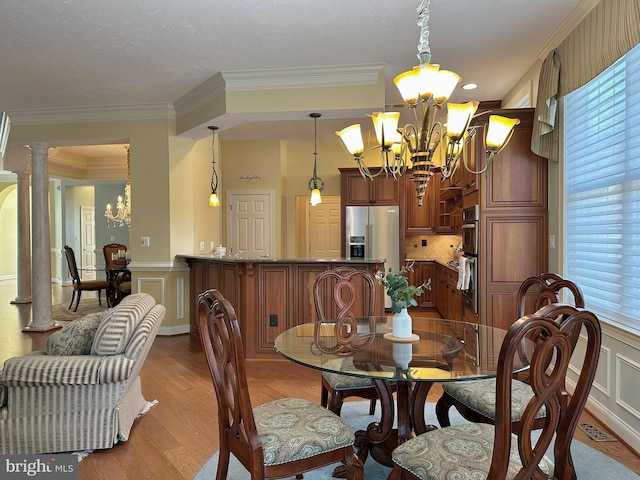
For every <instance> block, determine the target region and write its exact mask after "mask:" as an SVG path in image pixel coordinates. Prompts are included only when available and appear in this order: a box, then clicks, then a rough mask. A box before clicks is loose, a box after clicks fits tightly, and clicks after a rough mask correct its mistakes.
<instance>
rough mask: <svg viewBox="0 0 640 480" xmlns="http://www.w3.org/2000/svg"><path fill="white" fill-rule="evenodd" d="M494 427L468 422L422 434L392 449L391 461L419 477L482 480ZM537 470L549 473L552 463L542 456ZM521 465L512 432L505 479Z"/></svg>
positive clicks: (483, 479) (551, 472) (488, 460)
mask: <svg viewBox="0 0 640 480" xmlns="http://www.w3.org/2000/svg"><path fill="white" fill-rule="evenodd" d="M494 431H495V428H494V426H493V425H487V424H482V423H471V424H465V425H458V426H455V427H447V428H443V429H440V430H434V431H431V432H427V433H424V434H422V435H419V436H417V437H415V438H412V439H411V440H409V441H408V442H405V443H403V444H402V445H400V446H399V447H398V448H396V449H395V450H394V451H393V461H394V463H396V464H398V465H400V466H401V467H402V468H404V469H405V470H408V471H410V472H411V473H413V474H414V475H415V476H416V477H418V478H420V479H422V480H445V479H450V478H473V479H474V480H486V479H487V474H488V473H489V468H490V466H491V455H492V452H493V440H494V437H493V435H494ZM539 466H540V469H541V470H542V471H543V472H545V473H547V474H549V475H550V476H551V475H552V474H553V462H552V461H551V460H550V459H549V458H547V457H544V458H543V461H542V462H540V464H539ZM521 468H522V463H521V462H520V455H519V454H518V439H517V437H516V436H515V434H512V441H511V454H510V456H509V468H508V473H507V477H506V478H507V479H511V478H514V476H515V474H516V473H518V471H519V470H520V469H521Z"/></svg>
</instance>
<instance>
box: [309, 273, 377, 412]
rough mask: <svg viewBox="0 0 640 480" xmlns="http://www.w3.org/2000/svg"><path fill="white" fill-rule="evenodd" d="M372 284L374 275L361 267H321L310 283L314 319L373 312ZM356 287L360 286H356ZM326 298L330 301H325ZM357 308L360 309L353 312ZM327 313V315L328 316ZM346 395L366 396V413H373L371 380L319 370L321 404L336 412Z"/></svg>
mask: <svg viewBox="0 0 640 480" xmlns="http://www.w3.org/2000/svg"><path fill="white" fill-rule="evenodd" d="M376 285H377V282H376V280H375V277H374V276H373V275H371V274H370V273H369V272H367V271H365V270H358V269H355V268H351V267H338V268H334V269H331V270H325V271H324V272H322V273H320V274H319V275H318V276H317V277H316V279H315V281H314V283H313V300H314V305H315V310H316V317H317V320H318V321H321V322H322V321H325V320H327V319H329V318H330V319H332V320H333V319H343V318H348V317H353V316H354V315H355V314H356V313H359V314H360V315H361V316H372V315H375V314H376V298H377V296H376V291H377V286H376ZM359 287H361V288H360V289H359ZM329 294H330V295H329ZM328 298H330V299H331V301H328V300H327V299H328ZM357 309H360V310H361V311H359V312H356V310H357ZM334 312H335V313H334ZM327 313H329V315H331V317H328V316H327ZM340 361H341V362H343V363H344V362H350V361H351V358H344V359H341V360H340ZM343 368H345V367H343ZM346 368H347V369H348V368H349V367H348V366H347V367H346ZM354 368H355V367H354ZM348 397H360V398H365V399H368V400H369V414H370V415H373V413H374V411H375V408H376V400H377V399H378V392H377V390H376V388H375V387H374V386H373V382H372V381H371V379H368V378H363V377H356V376H350V375H341V374H339V373H329V372H322V384H321V394H320V403H321V405H322V406H324V407H327V408H328V409H329V410H331V411H332V412H335V413H337V414H338V415H339V414H340V411H341V409H342V404H343V403H344V399H345V398H348Z"/></svg>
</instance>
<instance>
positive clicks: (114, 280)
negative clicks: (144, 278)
mask: <svg viewBox="0 0 640 480" xmlns="http://www.w3.org/2000/svg"><path fill="white" fill-rule="evenodd" d="M120 252H124V255H125V256H124V257H121V256H119V253H120ZM102 253H103V255H104V269H105V272H106V274H107V281H108V282H109V283H110V285H111V288H110V290H109V292H108V295H107V300H108V303H109V306H110V307H115V306H116V305H117V304H118V303H120V301H121V300H122V299H123V298H124V297H126V296H127V295H129V294H130V293H131V272H130V271H129V269H128V268H127V259H126V254H127V246H126V245H123V244H121V243H108V244H106V245H105V246H103V247H102Z"/></svg>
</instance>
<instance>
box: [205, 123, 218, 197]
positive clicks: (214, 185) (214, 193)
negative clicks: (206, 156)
mask: <svg viewBox="0 0 640 480" xmlns="http://www.w3.org/2000/svg"><path fill="white" fill-rule="evenodd" d="M208 128H209V130H211V170H212V171H211V195H210V196H209V206H210V207H219V206H220V199H219V198H218V172H216V147H215V141H216V130H218V127H213V126H210V127H208Z"/></svg>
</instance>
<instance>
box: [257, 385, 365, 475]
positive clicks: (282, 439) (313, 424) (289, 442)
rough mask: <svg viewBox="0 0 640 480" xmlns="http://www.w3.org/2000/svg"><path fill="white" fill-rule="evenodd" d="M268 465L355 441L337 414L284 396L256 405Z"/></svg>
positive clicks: (296, 458) (309, 455) (307, 401)
mask: <svg viewBox="0 0 640 480" xmlns="http://www.w3.org/2000/svg"><path fill="white" fill-rule="evenodd" d="M253 415H254V418H255V422H256V428H257V430H258V435H259V436H260V442H261V443H262V450H263V452H264V464H265V465H279V464H281V463H288V462H292V461H296V460H301V459H303V458H309V457H313V456H315V455H318V454H320V453H323V452H329V451H333V450H337V449H339V448H344V447H347V446H350V445H353V442H354V440H355V437H354V435H353V432H352V431H351V429H350V428H349V427H348V425H347V424H346V423H345V422H344V421H343V420H342V419H341V418H340V417H338V416H337V415H334V414H333V413H332V412H330V411H329V410H327V409H326V408H324V407H321V406H320V405H318V404H315V403H313V402H310V401H309V400H305V399H301V398H283V399H279V400H274V401H272V402H268V403H265V404H263V405H260V406H258V407H256V408H254V409H253Z"/></svg>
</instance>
